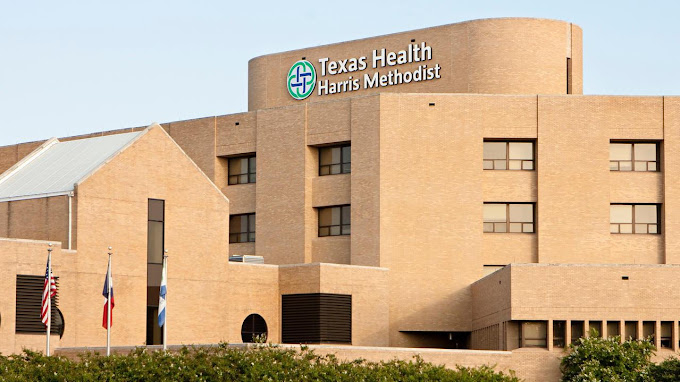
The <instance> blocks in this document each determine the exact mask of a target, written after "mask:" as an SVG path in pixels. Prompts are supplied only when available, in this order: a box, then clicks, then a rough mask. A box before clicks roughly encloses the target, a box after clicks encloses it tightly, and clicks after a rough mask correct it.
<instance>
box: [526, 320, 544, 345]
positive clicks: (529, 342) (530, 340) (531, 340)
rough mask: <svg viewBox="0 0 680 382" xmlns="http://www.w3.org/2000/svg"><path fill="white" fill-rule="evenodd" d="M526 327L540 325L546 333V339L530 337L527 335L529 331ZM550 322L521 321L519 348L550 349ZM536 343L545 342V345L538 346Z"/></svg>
mask: <svg viewBox="0 0 680 382" xmlns="http://www.w3.org/2000/svg"><path fill="white" fill-rule="evenodd" d="M526 325H540V326H542V329H544V331H545V337H528V336H527V335H526V334H527V332H528V330H526V329H525V326H526ZM548 337H549V336H548V321H540V320H528V321H520V323H519V347H520V348H538V349H545V348H547V347H548ZM536 341H543V344H536Z"/></svg>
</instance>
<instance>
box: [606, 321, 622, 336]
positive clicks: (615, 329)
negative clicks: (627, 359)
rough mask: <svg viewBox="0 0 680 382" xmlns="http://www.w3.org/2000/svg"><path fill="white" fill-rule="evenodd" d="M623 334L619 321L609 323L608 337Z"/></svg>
mask: <svg viewBox="0 0 680 382" xmlns="http://www.w3.org/2000/svg"><path fill="white" fill-rule="evenodd" d="M620 334H621V328H620V324H619V322H618V321H607V337H609V338H611V337H616V336H618V335H620Z"/></svg>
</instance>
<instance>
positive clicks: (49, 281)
mask: <svg viewBox="0 0 680 382" xmlns="http://www.w3.org/2000/svg"><path fill="white" fill-rule="evenodd" d="M47 245H48V246H49V248H47V341H46V342H47V344H46V349H45V354H46V355H47V356H48V357H49V356H50V334H51V333H50V332H51V331H52V243H49V244H47ZM43 293H45V292H44V291H43Z"/></svg>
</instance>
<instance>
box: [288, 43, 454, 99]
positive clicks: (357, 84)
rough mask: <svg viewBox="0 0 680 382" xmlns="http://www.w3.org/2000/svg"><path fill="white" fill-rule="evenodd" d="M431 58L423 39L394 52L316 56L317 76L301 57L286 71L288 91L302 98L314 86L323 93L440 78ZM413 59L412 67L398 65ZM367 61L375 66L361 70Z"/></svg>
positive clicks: (311, 90) (309, 92)
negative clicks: (343, 56)
mask: <svg viewBox="0 0 680 382" xmlns="http://www.w3.org/2000/svg"><path fill="white" fill-rule="evenodd" d="M430 61H432V47H431V46H429V45H427V43H426V42H422V43H420V44H409V45H408V47H407V48H406V49H404V50H400V51H396V52H392V51H389V52H388V51H387V50H386V49H385V48H382V49H376V50H373V54H372V56H371V59H370V60H369V58H368V57H366V56H361V57H351V58H347V59H342V60H334V61H331V60H330V59H329V58H328V57H324V58H320V59H319V68H320V75H319V79H318V80H317V75H316V73H317V71H316V69H315V67H314V66H313V65H312V63H310V62H309V61H307V60H300V61H298V62H296V63H295V64H293V66H291V68H290V70H289V71H288V77H287V86H288V92H289V93H290V95H291V96H292V97H293V98H295V99H298V100H302V99H305V98H307V97H309V96H310V95H311V94H312V92H313V91H314V88H316V92H317V93H316V94H317V95H318V96H324V95H329V94H336V93H347V92H353V91H357V90H361V89H373V88H380V87H387V86H394V85H401V84H408V83H411V82H422V81H431V80H436V79H439V78H441V67H440V66H439V64H432V63H431V62H430ZM412 63H421V64H420V65H418V67H417V68H415V69H412V70H400V69H399V66H401V65H406V64H412ZM369 65H370V67H371V68H372V69H378V70H375V71H372V72H370V73H361V72H363V71H366V70H367V69H368V67H369ZM392 67H394V69H392ZM382 68H387V71H386V72H385V71H382V73H381V69H382ZM335 76H337V77H335ZM324 77H329V79H326V78H324Z"/></svg>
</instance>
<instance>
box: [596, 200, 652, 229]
mask: <svg viewBox="0 0 680 382" xmlns="http://www.w3.org/2000/svg"><path fill="white" fill-rule="evenodd" d="M609 206H610V213H609V233H610V234H612V235H660V234H661V203H610V204H609ZM611 206H631V207H632V208H631V223H612V218H611ZM635 206H656V224H655V223H636V222H635ZM623 224H630V225H631V232H621V225H623ZM643 224H644V225H645V226H646V228H647V232H635V231H636V226H637V225H643ZM614 225H616V226H617V231H618V232H613V231H612V226H614ZM651 225H656V232H649V226H651Z"/></svg>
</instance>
